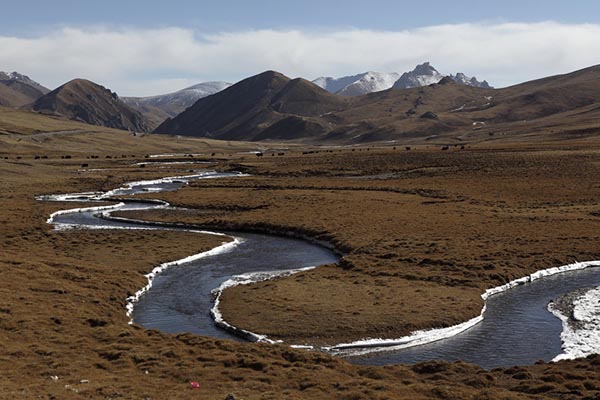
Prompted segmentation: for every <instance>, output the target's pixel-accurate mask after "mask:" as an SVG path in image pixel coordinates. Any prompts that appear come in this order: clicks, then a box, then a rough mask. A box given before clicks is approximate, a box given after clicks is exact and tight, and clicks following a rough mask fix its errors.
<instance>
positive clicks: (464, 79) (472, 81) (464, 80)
mask: <svg viewBox="0 0 600 400" xmlns="http://www.w3.org/2000/svg"><path fill="white" fill-rule="evenodd" d="M450 78H452V79H453V80H454V81H455V82H456V83H460V84H461V85H467V86H473V87H480V88H484V89H491V88H492V87H491V86H490V84H489V83H488V82H487V81H483V82H479V81H478V80H477V78H475V77H472V78H469V77H468V76H466V75H465V74H463V73H462V72H459V73H457V74H456V75H450Z"/></svg>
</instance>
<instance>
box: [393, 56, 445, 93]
mask: <svg viewBox="0 0 600 400" xmlns="http://www.w3.org/2000/svg"><path fill="white" fill-rule="evenodd" d="M443 77H444V75H442V74H440V73H439V72H438V70H436V69H435V68H434V67H433V66H432V65H431V64H430V63H429V62H425V63H423V64H419V65H417V66H416V67H415V69H413V70H412V71H410V72H405V73H403V74H402V76H400V78H399V79H398V80H397V81H396V82H395V83H394V86H393V87H394V89H408V88H413V87H419V86H427V85H431V84H434V83H438V82H439V81H441V80H442V78H443Z"/></svg>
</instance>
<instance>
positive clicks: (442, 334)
mask: <svg viewBox="0 0 600 400" xmlns="http://www.w3.org/2000/svg"><path fill="white" fill-rule="evenodd" d="M594 266H600V261H588V262H578V263H573V264H567V265H563V266H560V267H554V268H548V269H544V270H541V271H537V272H534V273H533V274H531V275H529V276H526V277H523V278H520V279H515V280H513V281H510V282H508V283H506V284H504V285H501V286H497V287H495V288H492V289H488V290H486V291H485V292H484V293H483V294H482V295H481V298H482V299H483V300H484V302H485V300H487V299H488V298H489V297H490V296H493V295H495V294H498V293H502V292H505V291H507V290H509V289H512V288H514V287H516V286H519V285H524V284H526V283H529V282H533V281H535V280H538V279H541V278H544V277H546V276H551V275H556V274H560V273H564V272H569V271H576V270H581V269H585V268H588V267H594ZM485 310H486V305H485V303H484V306H483V309H482V310H481V314H480V315H479V316H477V317H475V318H473V319H471V320H469V321H467V322H463V323H462V324H458V325H455V326H451V327H448V328H441V329H430V330H422V331H416V332H413V333H412V334H410V335H408V336H404V337H401V338H399V339H377V338H375V339H364V340H359V341H356V342H351V343H342V344H338V345H335V346H332V347H327V348H324V350H326V351H329V352H332V353H334V354H340V355H362V354H367V353H373V352H377V351H391V350H398V349H403V348H407V347H413V346H419V345H422V344H427V343H432V342H437V341H438V340H442V339H447V338H449V337H452V336H455V335H457V334H459V333H461V332H464V331H465V330H467V329H469V328H471V327H473V326H475V325H477V324H478V323H479V322H481V321H483V318H484V314H485Z"/></svg>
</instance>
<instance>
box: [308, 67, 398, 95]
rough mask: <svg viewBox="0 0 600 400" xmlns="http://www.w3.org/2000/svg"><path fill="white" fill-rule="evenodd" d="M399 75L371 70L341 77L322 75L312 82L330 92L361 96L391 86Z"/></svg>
mask: <svg viewBox="0 0 600 400" xmlns="http://www.w3.org/2000/svg"><path fill="white" fill-rule="evenodd" d="M399 76H400V74H398V73H395V72H392V73H386V72H374V71H369V72H364V73H362V74H358V75H351V76H344V77H341V78H331V77H320V78H317V79H315V80H314V81H312V82H313V83H314V84H315V85H317V86H320V87H322V88H323V89H325V90H327V91H328V92H330V93H335V94H338V95H340V96H360V95H363V94H367V93H373V92H379V91H382V90H387V89H389V88H391V87H392V85H393V84H394V82H395V81H396V80H397V79H398V77H399Z"/></svg>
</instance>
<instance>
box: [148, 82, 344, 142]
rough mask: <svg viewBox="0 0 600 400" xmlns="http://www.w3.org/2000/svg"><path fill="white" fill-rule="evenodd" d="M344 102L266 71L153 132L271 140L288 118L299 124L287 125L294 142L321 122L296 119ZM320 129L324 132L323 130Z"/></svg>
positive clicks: (282, 134)
mask: <svg viewBox="0 0 600 400" xmlns="http://www.w3.org/2000/svg"><path fill="white" fill-rule="evenodd" d="M346 103H347V101H346V100H345V99H343V98H340V97H337V96H334V95H332V94H330V93H328V92H327V91H325V90H323V89H321V88H320V87H318V86H316V85H314V84H312V83H310V82H308V81H306V80H304V79H294V80H291V79H289V78H288V77H286V76H284V75H282V74H280V73H278V72H275V71H267V72H263V73H262V74H259V75H256V76H253V77H250V78H247V79H244V80H243V81H241V82H239V83H237V84H235V85H233V86H231V87H229V88H227V89H225V90H223V91H221V92H219V93H216V94H214V95H212V96H208V97H205V98H203V99H200V100H198V101H197V102H196V103H195V104H194V105H193V106H192V107H190V108H188V109H187V110H186V111H184V112H183V113H181V114H180V115H178V116H177V117H175V118H173V119H168V120H167V121H165V122H164V123H163V124H162V125H160V126H159V127H158V128H157V129H156V131H155V132H157V133H169V134H177V135H187V136H204V137H212V138H216V139H227V140H233V139H242V140H263V139H273V138H280V137H285V136H286V135H287V134H288V132H287V131H284V130H285V129H287V127H289V125H290V124H289V123H283V124H282V125H281V129H278V128H277V126H278V124H277V123H278V122H279V121H282V120H285V119H286V118H288V117H294V118H295V119H296V120H297V121H299V122H300V123H298V122H296V123H292V125H293V126H297V127H300V129H299V130H296V131H295V132H292V134H293V136H294V138H296V137H302V133H303V132H304V129H303V128H302V127H305V126H307V125H310V126H313V125H314V124H317V125H320V124H323V123H324V122H323V121H315V122H314V123H303V122H302V121H305V120H306V121H310V120H311V119H318V118H319V116H320V115H322V114H325V113H328V112H331V111H335V110H340V109H343V108H344V107H345V106H346ZM322 131H326V130H325V128H323V129H322ZM296 133H298V134H299V135H296Z"/></svg>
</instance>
